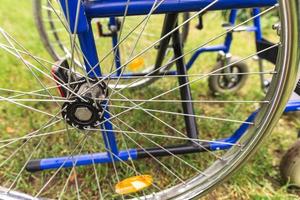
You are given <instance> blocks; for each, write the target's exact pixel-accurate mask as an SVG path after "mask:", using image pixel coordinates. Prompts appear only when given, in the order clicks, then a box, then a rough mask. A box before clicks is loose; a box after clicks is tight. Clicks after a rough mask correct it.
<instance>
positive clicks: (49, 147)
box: [0, 0, 300, 200]
mask: <svg viewBox="0 0 300 200" xmlns="http://www.w3.org/2000/svg"><path fill="white" fill-rule="evenodd" d="M31 6H32V5H31V1H29V0H18V1H16V0H15V1H11V0H2V1H1V7H0V19H2V20H1V24H0V26H1V27H2V28H4V30H5V31H7V32H8V33H9V34H11V35H12V36H13V37H15V38H16V39H17V40H18V41H20V42H22V45H24V47H25V48H26V49H28V50H30V52H31V53H32V54H33V55H37V56H39V57H42V58H45V59H48V60H51V58H50V57H49V55H48V54H47V52H46V51H45V49H44V47H43V45H42V43H41V41H40V38H39V35H38V33H37V31H36V27H35V24H34V21H33V15H32V8H31ZM219 15H220V14H219V13H218V14H217V15H215V14H213V13H212V14H209V15H207V16H205V22H206V23H205V30H213V31H215V32H221V31H222V29H221V28H220V23H219V21H218V20H215V21H214V20H213V19H215V17H218V16H219ZM209 22H210V23H209ZM151 23H152V24H153V23H156V21H154V22H153V21H152V22H151ZM194 26H195V24H192V25H191V27H192V29H191V32H190V35H189V38H188V42H187V44H186V46H185V50H186V51H188V50H190V49H192V48H194V47H195V45H197V44H199V42H200V41H205V39H208V38H210V36H211V32H210V31H202V32H199V31H198V30H196V29H194V28H193V27H194ZM150 30H151V32H153V33H157V32H156V31H157V30H159V28H155V26H153V27H150ZM124 34H126V32H125V33H124ZM267 34H268V33H267ZM270 35H271V34H270ZM236 37H237V39H235V40H234V48H233V50H232V53H233V55H238V56H239V57H244V56H247V55H249V54H251V53H253V52H254V50H255V46H254V43H253V35H251V34H248V33H240V34H238V35H236ZM274 39H275V38H274ZM129 41H130V39H129ZM142 41H143V40H142ZM222 41H223V39H219V40H218V41H216V42H214V44H219V43H220V42H222ZM0 42H1V43H5V44H8V43H7V42H5V40H4V38H3V37H2V36H1V37H0ZM144 42H146V41H144ZM99 43H101V45H103V46H102V47H103V48H104V49H105V48H106V49H108V48H109V45H110V44H109V42H107V41H106V40H105V39H100V40H99ZM241 44H242V45H241ZM143 45H144V43H142V45H141V46H138V47H137V50H141V49H140V48H142V47H143ZM129 47H130V46H126V45H124V46H123V47H122V48H123V51H124V50H125V52H126V55H127V56H128V55H130V50H129ZM127 49H128V50H127ZM153 52H155V51H152V53H148V54H147V55H146V56H145V60H146V62H149V61H151V62H153V59H154V57H155V56H153ZM135 53H136V52H135ZM103 56H104V54H100V57H103ZM24 57H25V58H26V59H28V60H30V61H31V62H33V63H34V64H36V65H38V64H39V63H37V62H36V61H34V60H33V59H32V58H30V57H29V56H24ZM123 59H124V58H123ZM111 61H112V60H111V58H110V59H108V61H106V62H105V65H109V64H111ZM215 63H216V54H204V55H203V56H201V57H200V58H199V59H198V60H197V61H196V63H195V67H193V68H192V70H191V73H197V72H199V69H201V70H203V71H204V72H209V71H210V70H211V69H212V66H214V65H215ZM247 64H248V65H249V66H251V70H253V71H256V70H257V69H258V67H257V63H256V62H255V61H253V60H249V61H247ZM43 71H44V72H45V73H49V71H47V70H46V69H43ZM35 73H36V74H37V76H38V77H39V78H40V79H41V80H42V81H43V82H44V83H45V84H46V85H48V86H52V85H54V83H52V82H51V81H49V80H48V79H46V78H45V77H44V76H43V75H40V74H39V73H38V72H36V71H35ZM202 73H203V72H202ZM0 83H1V86H0V87H1V88H10V86H11V85H14V88H13V89H15V90H24V91H31V90H35V89H39V88H41V87H40V85H38V84H37V82H36V80H35V79H34V78H33V77H32V75H31V73H29V72H28V71H26V67H25V66H24V65H23V64H22V62H20V61H19V60H17V59H15V58H14V57H13V56H11V55H8V54H7V53H6V52H5V51H3V50H0ZM176 85H177V83H176V81H174V80H169V81H164V80H159V81H158V82H157V83H155V84H153V85H151V86H148V87H147V88H144V89H140V90H136V91H126V92H125V93H124V94H125V95H126V96H127V95H129V96H133V97H134V98H136V99H138V98H141V99H147V98H151V97H153V96H155V95H157V94H161V93H163V92H164V91H165V89H166V88H172V87H174V86H176ZM191 88H192V90H193V94H194V95H195V96H194V98H199V99H201V98H202V99H205V98H212V97H211V96H210V93H209V91H208V86H207V80H204V81H199V82H197V83H196V84H193V85H191ZM255 88H256V89H255ZM257 88H259V78H258V77H257V76H256V77H251V80H248V81H247V85H246V87H245V88H244V89H243V90H242V91H240V92H239V93H238V94H235V95H232V96H231V95H227V96H226V95H224V96H220V97H217V98H218V99H220V100H222V99H223V100H224V99H225V100H226V99H227V100H229V99H238V98H245V99H255V98H258V97H261V96H262V95H263V94H262V92H261V91H260V90H259V89H257ZM53 93H55V92H53ZM45 94H46V93H45ZM55 94H57V93H55ZM1 95H7V96H8V94H7V93H5V94H2V93H1ZM115 98H121V96H115ZM172 98H173V99H175V98H177V99H178V93H177V92H173V93H170V94H168V95H165V96H164V97H163V99H172ZM26 105H30V106H32V107H34V108H37V109H41V110H43V111H47V112H51V113H55V112H57V111H58V109H57V107H56V106H55V105H54V104H45V103H28V104H26ZM120 105H124V106H130V104H128V103H124V104H120ZM145 107H147V108H149V109H156V110H159V109H162V110H168V111H173V112H181V107H180V105H177V106H174V105H173V104H151V103H149V104H146V106H145ZM254 107H255V106H253V105H252V106H245V107H244V106H242V105H225V106H224V107H223V105H221V104H213V105H207V104H203V105H201V106H198V105H197V106H196V107H195V110H196V112H197V113H198V114H199V113H200V114H211V115H214V116H218V117H228V118H231V119H234V118H237V119H245V118H246V117H247V116H248V114H249V112H250V111H251V110H253V109H254ZM120 110H122V109H118V108H115V109H112V112H114V113H118V112H120ZM0 113H1V114H0V130H1V139H7V138H11V137H18V136H22V135H24V134H26V133H28V132H30V131H34V130H36V129H38V128H39V127H40V126H41V125H42V124H43V123H45V122H46V121H47V119H48V118H47V117H46V116H43V115H42V116H41V115H39V114H37V113H35V112H31V111H28V110H26V109H22V108H20V107H18V106H12V105H11V104H9V103H1V104H0ZM154 115H155V116H156V117H159V118H163V119H164V121H165V122H166V123H168V124H169V125H170V126H172V127H176V128H177V129H178V130H180V131H182V132H183V131H184V130H185V129H184V128H185V127H184V121H183V119H182V118H181V117H178V116H174V115H168V117H164V115H162V114H161V113H155V114H154ZM297 118H298V117H297V116H296V115H289V116H284V117H282V119H281V120H280V121H279V123H278V125H277V127H276V128H275V130H274V132H273V134H272V135H271V136H270V137H269V138H268V139H267V140H266V142H265V144H264V145H263V146H262V147H261V148H260V149H259V151H258V152H257V154H256V155H255V156H254V158H253V159H252V160H251V161H250V162H248V163H247V164H246V165H245V166H244V167H243V168H242V169H241V170H240V171H239V172H238V173H237V174H236V175H234V177H233V178H230V179H229V180H228V181H227V182H225V183H223V184H222V185H220V186H219V187H218V188H217V189H216V190H214V191H212V192H211V193H210V194H208V195H207V196H206V197H205V198H206V199H254V200H256V199H257V200H264V199H298V198H299V195H300V194H299V191H293V190H290V189H289V188H288V187H287V186H286V185H284V184H283V183H282V182H281V179H280V176H279V171H278V165H279V162H280V158H281V156H282V155H283V154H284V152H285V150H287V149H288V147H289V146H290V145H291V144H292V143H293V142H294V141H295V140H296V132H297V128H299V126H300V121H297V120H296V119H297ZM121 119H122V120H126V122H129V125H130V126H132V127H138V130H139V131H141V132H149V130H151V131H152V132H153V133H164V132H167V133H168V135H174V136H178V133H176V131H174V130H172V129H170V127H166V126H164V125H162V124H159V123H157V122H156V121H155V120H153V117H151V116H149V115H145V113H143V112H142V111H139V110H137V111H133V112H131V113H130V114H129V115H126V116H122V117H121ZM114 122H115V123H117V124H118V125H119V126H120V127H122V128H124V129H126V128H125V126H124V124H122V123H120V122H118V121H116V120H115V121H114ZM197 122H198V123H199V124H200V125H201V134H202V136H203V137H204V139H211V138H218V137H225V136H228V135H230V133H231V131H233V130H235V129H236V128H237V125H235V124H232V123H220V122H217V121H212V120H202V119H197ZM63 127H64V125H59V126H57V127H55V128H49V129H47V131H55V130H59V129H60V128H63ZM82 136H83V135H82V134H78V133H77V132H75V131H74V132H71V133H70V134H63V135H59V136H55V137H49V138H47V141H44V142H42V145H41V148H39V151H38V152H36V154H35V155H34V157H39V158H40V157H46V156H49V155H51V156H53V155H67V154H68V153H70V152H71V150H72V149H73V148H74V147H75V146H76V144H77V143H78V141H79V140H80V138H82ZM122 139H123V138H122V137H119V138H118V140H119V141H122ZM135 139H137V141H138V142H140V144H141V145H146V146H147V145H148V146H149V145H153V144H151V142H149V141H147V140H142V139H140V140H139V139H138V138H136V137H135ZM157 142H159V143H160V144H172V142H169V141H165V140H158V141H157ZM37 143H38V140H31V141H30V142H29V144H30V145H28V146H33V147H34V146H35V145H37ZM87 143H88V145H86V146H84V148H83V149H82V152H96V151H99V143H101V136H100V135H99V136H97V135H96V136H95V135H93V137H91V139H89V141H88V142H87ZM127 143H128V145H132V146H136V145H135V144H134V143H132V142H130V141H127ZM20 145H22V143H17V144H14V145H12V146H11V147H10V148H8V149H5V150H3V149H0V160H3V159H5V158H6V157H8V156H9V155H10V153H11V152H13V151H14V150H15V149H16V148H17V147H18V146H20ZM122 147H123V148H126V147H125V144H124V143H123V146H122ZM102 150H103V148H102ZM31 151H32V148H24V150H22V152H19V153H18V154H17V155H18V156H17V157H16V158H14V159H12V160H11V161H10V162H9V163H8V164H7V165H6V167H5V169H3V170H2V169H1V170H0V183H1V184H2V185H3V184H4V185H9V183H11V181H12V180H14V178H15V176H16V175H17V174H18V171H19V170H20V169H21V168H22V166H23V163H24V162H25V161H26V156H27V155H28V154H30V152H31ZM50 152H51V154H50ZM219 154H220V155H222V153H219ZM182 158H185V159H187V160H188V161H189V162H190V163H195V162H199V161H202V163H203V167H204V166H206V165H207V164H208V163H205V162H203V161H206V160H208V159H210V158H211V156H210V155H202V154H201V156H194V155H188V156H182ZM161 161H162V162H163V163H164V164H165V165H166V166H168V167H170V168H171V169H174V168H176V170H177V171H178V172H179V173H180V174H182V175H183V176H184V177H190V176H192V172H190V171H189V170H188V168H186V166H185V165H183V164H182V163H181V162H176V160H175V159H167V158H163V159H161ZM118 165H120V166H123V165H124V164H118ZM149 165H151V168H150V169H149ZM7 169H11V170H7ZM122 169H123V171H122V173H121V175H120V177H119V178H120V179H123V178H126V177H130V176H133V175H134V173H133V172H132V170H130V169H129V168H126V167H124V168H122ZM93 170H94V169H93V167H87V168H83V167H79V168H77V170H76V173H77V175H78V180H79V182H80V190H81V192H80V193H81V197H82V198H83V199H90V198H91V197H93V198H95V199H96V198H97V197H98V195H99V194H98V193H97V185H96V183H95V182H94V180H95V178H94V175H93V173H89V172H91V171H93ZM138 170H139V171H141V172H144V173H150V174H153V175H154V176H155V177H157V178H159V180H160V182H159V185H161V186H164V185H166V184H168V183H169V181H170V180H171V178H172V177H171V176H170V174H168V173H167V172H166V170H163V169H162V168H161V166H160V165H159V164H157V163H155V162H154V161H153V160H151V159H147V160H146V161H145V164H142V165H139V168H138ZM97 172H98V174H101V176H100V180H99V181H100V182H101V184H102V185H106V188H104V190H107V191H111V190H113V187H114V185H113V184H109V183H108V182H107V181H111V182H112V183H114V182H117V177H116V176H115V175H114V170H113V167H112V166H111V165H102V166H97ZM53 173H54V172H53V171H52V172H41V173H36V174H29V173H25V175H24V176H22V178H21V179H20V180H19V181H18V182H17V188H18V189H19V190H21V191H27V192H32V193H36V192H38V191H39V189H40V188H41V187H42V186H43V185H42V183H44V182H45V181H46V180H48V179H49V178H50V176H51V175H52V174H53ZM69 173H70V170H64V171H63V172H61V173H59V174H58V175H57V176H56V177H55V179H54V180H55V181H53V182H51V183H50V184H49V186H47V188H46V189H45V190H44V191H43V193H42V195H43V196H50V197H56V195H57V194H56V193H57V192H58V191H59V190H60V189H61V187H62V186H63V184H64V183H65V180H66V178H67V177H68V175H69ZM91 182H93V184H90V183H91ZM68 186H69V187H68V188H67V191H66V192H65V193H66V194H67V195H66V196H65V199H74V198H75V197H76V181H75V180H74V179H73V180H71V181H70V183H69V184H68ZM51 193H52V194H54V195H51ZM105 195H107V196H104V197H105V198H106V199H112V198H119V196H117V195H115V194H113V193H110V194H105Z"/></svg>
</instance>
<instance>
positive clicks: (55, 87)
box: [0, 0, 300, 200]
mask: <svg viewBox="0 0 300 200" xmlns="http://www.w3.org/2000/svg"><path fill="white" fill-rule="evenodd" d="M6 1H7V2H10V1H9V0H6ZM48 2H50V3H51V2H53V3H54V1H51V0H49V1H48ZM59 2H61V3H62V6H61V7H52V6H50V7H47V9H49V10H50V11H51V12H54V13H57V14H58V16H60V17H59V19H58V20H60V22H61V24H62V26H64V25H65V26H67V30H69V29H70V30H72V28H74V27H73V26H72V20H68V15H67V14H65V13H69V14H70V15H69V16H77V17H76V19H78V17H79V16H80V17H81V18H80V19H81V20H83V19H85V20H83V21H81V22H82V23H83V25H84V26H82V24H80V25H81V26H80V32H76V31H75V32H76V34H72V33H68V35H67V37H70V40H71V44H68V43H66V47H68V48H70V52H71V53H70V55H69V56H68V57H67V58H66V59H61V60H59V61H58V62H56V63H53V62H52V61H49V60H47V59H45V58H43V55H45V54H43V53H46V54H47V52H40V49H34V50H33V52H35V53H32V51H30V48H32V47H34V46H33V45H34V44H36V43H35V42H36V41H35V40H36V35H34V34H33V35H32V34H25V32H26V31H28V32H31V29H30V28H29V27H27V28H24V25H25V27H26V25H27V24H31V23H30V22H28V21H27V20H28V19H27V18H26V17H22V18H21V19H20V18H17V20H16V18H15V17H17V16H16V15H14V14H15V12H11V13H8V12H6V13H7V16H6V17H7V21H6V23H4V24H3V27H1V29H0V35H1V37H0V49H1V55H3V54H4V53H5V54H4V55H5V56H3V59H0V65H1V66H2V67H3V70H2V72H1V79H0V102H1V104H0V110H1V112H0V122H1V123H0V132H1V134H0V199H18V200H19V199H26V200H27V199H35V200H39V199H112V200H114V199H116V200H117V199H160V200H164V199H178V200H179V199H183V200H187V199H193V198H197V197H201V196H203V195H205V194H206V193H207V192H209V191H210V190H212V189H213V188H214V187H216V186H217V185H218V184H220V183H221V182H222V181H224V180H225V179H226V178H229V177H230V176H231V175H232V174H234V173H235V172H236V171H237V170H238V169H239V167H241V166H242V164H244V163H245V162H246V161H247V160H248V159H249V158H250V157H251V156H252V155H253V153H254V152H255V150H256V149H257V148H258V147H259V145H260V144H261V142H262V141H263V139H264V138H266V136H268V134H269V133H271V131H272V129H273V127H274V126H275V125H276V124H277V122H278V119H279V118H280V117H281V115H282V112H283V111H284V109H285V105H286V103H287V101H288V99H289V96H290V94H291V92H292V91H293V89H294V86H295V82H296V76H297V71H298V64H299V57H298V55H299V50H300V48H299V38H300V36H299V32H298V28H299V26H298V25H299V21H298V19H299V15H298V11H299V9H298V6H299V5H298V1H296V0H289V1H286V0H280V1H279V2H278V4H276V5H269V4H270V3H269V2H270V1H259V2H258V1H254V4H250V5H253V6H259V5H258V4H260V3H262V5H260V6H264V7H265V6H267V5H268V6H270V7H268V8H266V9H265V10H264V13H267V12H270V11H272V10H278V13H279V14H280V24H281V29H279V30H278V31H279V32H280V34H279V35H278V34H277V30H272V29H271V28H270V30H265V31H269V34H270V35H272V37H273V38H274V41H276V43H275V44H274V46H273V47H278V48H279V52H280V53H279V56H278V60H277V63H276V65H274V66H273V68H272V69H271V70H272V73H271V75H272V81H271V83H270V87H269V89H268V91H267V93H266V94H265V93H263V92H262V91H261V90H260V83H259V82H258V81H257V80H256V78H253V76H252V75H253V74H250V73H249V74H248V80H247V81H249V84H251V86H252V87H249V88H247V91H246V92H245V94H243V95H241V96H238V95H232V96H230V97H228V96H226V97H223V96H221V97H211V96H209V97H207V96H204V95H203V94H205V93H206V92H207V91H205V87H202V86H204V85H205V84H206V82H205V81H206V79H207V78H208V77H210V76H214V75H215V73H218V72H219V71H222V70H223V69H226V68H230V67H231V65H230V64H229V65H224V66H223V67H221V68H218V69H216V70H215V71H213V72H209V70H208V69H207V68H206V67H205V66H197V67H196V68H195V67H194V68H193V69H191V70H190V71H188V72H187V69H186V67H185V62H184V59H188V57H189V55H190V54H191V53H193V52H195V51H197V50H198V49H199V48H201V47H203V46H206V45H208V44H209V43H210V42H212V43H213V42H215V41H216V40H218V39H219V38H220V37H222V36H223V35H226V32H222V34H220V33H217V32H216V31H215V30H207V31H208V33H207V35H208V36H210V38H208V39H207V41H203V38H200V37H194V38H193V44H192V45H194V46H191V47H189V49H193V50H194V51H186V52H183V48H182V47H183V45H182V39H181V36H180V31H179V29H180V27H181V26H180V21H178V16H179V11H181V10H177V9H183V8H184V9H187V8H189V9H191V11H194V10H195V9H196V8H197V7H195V6H199V7H198V9H199V11H198V13H197V15H194V16H195V17H197V16H198V14H199V13H201V12H204V11H207V10H208V9H216V8H224V7H223V6H233V7H243V6H244V7H247V6H249V4H248V3H251V2H252V1H251V0H249V2H248V1H246V2H245V5H240V4H241V1H232V0H228V2H230V3H227V2H226V0H223V1H215V3H217V5H213V4H209V2H203V4H202V3H201V4H199V5H198V4H195V5H191V4H190V2H185V1H180V2H179V4H181V3H182V5H183V6H179V7H177V6H176V7H174V8H173V6H168V5H169V4H167V5H163V6H162V7H158V10H156V11H157V13H155V15H153V18H152V14H151V13H152V12H151V11H153V10H152V9H151V11H150V10H149V9H148V8H149V4H148V3H149V2H151V1H130V2H133V4H130V6H129V10H128V12H130V13H129V14H128V16H127V13H126V15H124V18H123V20H122V22H124V26H122V27H124V30H122V29H120V32H123V34H124V35H123V34H122V35H123V36H124V37H127V35H128V37H127V38H128V39H127V40H128V41H127V40H126V42H127V43H126V44H124V46H120V49H121V48H122V49H121V50H123V52H125V53H126V51H124V50H126V49H127V50H128V51H129V52H127V53H128V57H129V58H128V59H126V60H125V63H124V64H123V65H121V66H120V67H119V68H118V69H117V70H119V69H121V70H122V69H124V68H125V69H126V67H127V66H128V67H129V64H132V63H133V64H132V65H133V66H132V67H134V65H136V66H135V67H139V66H138V65H140V63H142V62H143V61H141V60H137V58H141V56H143V57H144V58H145V59H146V60H144V62H145V63H146V62H149V63H153V61H157V60H158V61H162V60H164V59H166V60H169V59H167V56H166V54H167V51H168V52H170V53H171V54H170V59H171V61H170V62H167V63H166V61H165V62H160V63H163V64H161V65H159V66H158V67H157V68H155V69H156V72H155V73H153V71H151V70H150V72H149V71H148V73H147V72H145V73H144V72H143V73H141V72H140V71H139V73H138V75H136V74H134V75H133V74H132V73H131V74H130V73H129V72H127V71H126V70H122V71H121V73H120V74H119V76H116V75H115V72H114V71H112V70H111V66H112V63H114V62H113V61H115V59H120V58H119V57H118V56H116V54H115V53H109V52H113V50H114V48H112V46H111V43H110V42H108V43H106V41H107V38H104V39H103V38H101V39H99V41H97V40H96V43H99V44H101V45H98V47H97V48H94V43H86V42H87V41H92V42H94V40H92V39H93V36H94V35H95V33H92V32H91V30H93V29H92V28H91V26H90V24H88V23H86V24H85V23H84V22H89V20H90V19H91V18H93V16H94V14H95V12H94V11H95V10H93V9H96V10H97V12H98V11H99V9H100V11H101V13H100V14H103V13H106V12H107V13H106V14H107V15H108V16H120V15H121V13H118V12H119V11H120V10H118V9H111V10H110V9H108V8H110V7H111V6H119V3H118V2H117V1H112V3H111V2H110V1H109V2H108V1H75V0H74V1H70V0H69V1H64V0H62V1H59ZM66 2H68V3H70V4H68V6H66V4H64V3H66ZM74 2H75V3H76V2H77V3H76V4H77V9H76V10H73V9H70V8H71V7H69V5H73V7H74ZM116 2H117V3H116ZM155 2H156V3H163V1H155ZM155 2H153V6H155V5H156V4H155ZM243 2H244V1H243ZM81 3H82V4H81ZM85 3H86V4H85ZM99 3H100V5H99ZM115 3H116V4H115ZM136 3H137V4H136ZM143 3H147V5H145V7H143V6H141V5H143ZM167 3H168V2H167ZM195 3H197V2H196V1H195ZM252 3H253V2H252ZM206 4H207V5H206ZM51 5H52V4H51ZM122 5H123V4H122ZM176 5H177V4H176ZM11 6H12V8H13V9H16V6H15V4H12V5H11ZM18 6H19V7H17V8H18V9H19V10H20V12H26V11H27V10H29V9H28V4H26V3H23V1H20V2H18ZM106 6H108V7H106ZM135 6H136V7H135ZM75 7H76V5H75ZM112 8H114V7H112ZM122 8H123V7H122ZM141 8H147V9H146V10H141ZM153 8H156V7H153ZM171 8H172V9H176V12H171V13H170V9H171ZM1 9H5V11H7V10H8V9H9V8H7V7H6V6H5V8H0V10H1ZM81 9H85V11H86V12H85V13H86V15H83V14H81V15H80V13H82V12H78V11H81ZM101 9H104V10H101ZM156 9H157V8H156ZM67 11H68V12H67ZM121 11H122V10H121ZM142 11H145V12H149V15H147V14H145V12H142ZM102 12H103V13H102ZM116 12H117V13H116ZM177 12H178V13H177ZM166 13H168V14H166ZM264 13H261V15H262V14H264ZM97 14H99V13H97ZM138 14H139V16H134V15H138ZM209 14H210V13H209V12H208V13H207V15H209ZM107 15H105V16H104V17H106V16H107ZM25 16H27V15H25ZM144 16H150V17H148V18H147V17H146V18H143V17H144ZM97 17H98V15H97ZM134 17H135V18H134ZM139 17H141V18H142V19H144V21H143V22H144V23H145V24H143V23H141V25H140V26H139V27H142V28H141V29H139V32H138V34H139V35H140V36H143V31H146V29H147V27H148V28H149V30H152V31H150V32H147V31H146V32H145V35H144V36H145V37H147V36H149V35H148V34H149V33H154V34H153V35H155V36H157V34H156V33H157V32H156V31H157V26H154V25H155V24H158V25H161V26H162V27H161V29H162V30H159V32H162V33H164V34H163V35H164V36H163V37H165V39H161V38H162V37H161V36H160V35H159V34H158V36H157V38H156V41H154V42H152V43H151V44H148V42H147V40H146V39H143V40H141V41H140V42H139V43H137V42H136V40H134V39H132V38H130V36H131V35H133V38H136V33H133V32H130V31H129V32H128V29H127V28H126V27H128V26H129V27H132V26H135V25H133V23H134V22H138V19H139ZM121 18H122V17H121ZM130 19H135V20H130ZM147 19H148V20H147ZM151 19H152V20H155V21H152V20H151ZM113 20H115V18H114V19H112V21H113ZM214 20H218V17H215V18H214ZM249 20H251V19H249ZM70 21H71V22H70ZM73 21H74V22H76V21H77V22H78V20H73ZM18 22H20V24H19V23H18ZM69 22H70V23H69ZM114 22H115V21H114ZM154 22H156V23H154ZM162 22H163V23H162ZM111 23H113V22H111ZM125 23H126V24H125ZM211 23H213V22H211ZM75 24H76V23H75ZM85 25H86V26H85ZM147 25H148V26H147ZM181 25H183V24H182V23H181ZM239 25H242V24H239ZM237 26H238V25H237ZM68 27H69V29H68ZM143 27H145V28H143ZM77 28H79V27H77V26H75V29H77ZM93 28H94V25H93ZM20 29H21V30H23V31H20ZM191 31H192V30H191ZM120 32H119V34H120ZM104 33H106V32H104ZM93 34H94V35H93ZM189 35H191V34H189ZM151 36H152V35H151ZM102 39H103V40H102ZM187 40H189V38H188V39H187ZM32 42H33V43H32ZM243 42H244V43H245V44H248V41H243ZM87 44H88V45H87ZM158 44H159V45H160V47H159V49H160V50H159V51H158V52H159V53H157V48H158V47H157V45H158ZM169 44H172V47H173V48H172V49H170V48H169V47H168V45H169ZM120 45H121V44H120ZM245 46H247V45H245ZM80 47H81V48H80ZM87 47H88V48H87ZM130 47H134V48H133V50H131V51H130ZM185 48H187V47H185ZM95 49H96V50H98V51H96V50H95ZM91 50H94V51H91ZM264 51H267V50H264ZM3 52H4V53H3ZM87 52H88V53H89V54H87ZM154 52H156V53H157V54H156V53H154ZM2 53H3V54H2ZM258 53H261V52H257V53H254V54H249V55H248V56H245V57H243V58H241V59H240V60H238V61H237V62H243V61H245V60H247V59H251V58H252V57H253V56H255V55H257V54H258ZM98 54H99V58H100V59H99V60H95V59H96V57H97V56H96V55H98ZM106 54H108V55H110V56H113V57H107V58H106V59H103V60H102V61H101V56H103V55H106ZM131 54H132V55H131ZM90 55H93V56H90ZM157 55H159V56H157ZM102 58H103V57H102ZM109 58H110V59H109ZM81 59H84V60H81ZM158 61H157V62H158ZM76 63H78V64H76ZM99 63H100V64H99ZM171 63H173V65H172V66H174V67H172V68H170V69H168V70H165V71H160V69H165V68H166V67H168V66H169V65H170V64H171ZM174 63H175V64H174ZM174 68H175V69H174ZM1 69H2V68H1ZM120 77H122V79H123V78H124V79H125V77H126V81H127V82H126V83H124V82H120V81H125V80H120V79H119V78H120ZM152 78H156V79H157V81H155V82H153V84H151V85H148V86H147V87H143V88H140V89H139V90H131V89H130V86H131V85H135V84H136V83H141V81H144V82H145V81H146V82H147V81H148V79H152ZM112 82H113V84H112ZM118 84H124V85H125V84H126V86H122V87H118ZM110 85H113V86H110ZM224 96H225V95H224Z"/></svg>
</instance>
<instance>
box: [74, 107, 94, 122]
mask: <svg viewBox="0 0 300 200" xmlns="http://www.w3.org/2000/svg"><path fill="white" fill-rule="evenodd" d="M74 115H75V117H76V118H77V119H79V120H80V121H88V120H90V119H91V118H92V116H93V113H92V112H91V110H90V109H88V108H86V107H79V108H77V109H76V111H75V113H74Z"/></svg>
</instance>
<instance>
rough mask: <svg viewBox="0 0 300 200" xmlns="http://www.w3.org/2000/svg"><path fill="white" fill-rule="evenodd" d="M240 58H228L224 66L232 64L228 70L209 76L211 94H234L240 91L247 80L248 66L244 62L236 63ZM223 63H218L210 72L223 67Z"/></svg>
mask: <svg viewBox="0 0 300 200" xmlns="http://www.w3.org/2000/svg"><path fill="white" fill-rule="evenodd" d="M239 60H240V58H237V57H232V58H229V59H228V61H227V62H226V64H232V66H230V67H229V68H228V69H226V70H222V71H220V72H218V74H220V75H213V76H210V77H209V79H208V86H209V89H210V91H211V92H212V93H213V94H223V93H234V92H237V91H238V90H239V89H241V88H242V87H243V86H244V85H245V83H246V80H247V78H248V71H249V70H248V66H247V64H246V63H244V62H237V61H239ZM224 65H225V64H224V61H219V62H218V63H217V65H216V66H215V67H214V68H213V70H212V71H217V70H218V69H220V68H222V67H224Z"/></svg>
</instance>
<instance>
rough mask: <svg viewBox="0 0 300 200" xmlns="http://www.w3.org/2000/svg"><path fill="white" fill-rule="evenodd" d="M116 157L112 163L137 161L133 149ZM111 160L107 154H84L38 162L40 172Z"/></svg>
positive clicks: (135, 152)
mask: <svg viewBox="0 0 300 200" xmlns="http://www.w3.org/2000/svg"><path fill="white" fill-rule="evenodd" d="M117 155H118V157H117V158H116V157H114V161H116V162H118V161H127V160H129V158H131V159H133V160H135V159H137V151H136V150H135V149H128V151H127V150H126V151H120V153H119V154H117ZM111 162H112V159H111V157H110V155H109V154H108V153H107V152H102V153H94V154H86V155H75V156H72V157H70V156H65V157H58V158H45V159H42V160H40V170H47V169H58V168H60V167H62V168H69V167H73V165H75V166H84V165H92V164H93V163H95V164H104V163H111Z"/></svg>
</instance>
